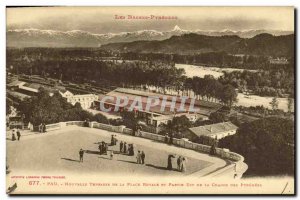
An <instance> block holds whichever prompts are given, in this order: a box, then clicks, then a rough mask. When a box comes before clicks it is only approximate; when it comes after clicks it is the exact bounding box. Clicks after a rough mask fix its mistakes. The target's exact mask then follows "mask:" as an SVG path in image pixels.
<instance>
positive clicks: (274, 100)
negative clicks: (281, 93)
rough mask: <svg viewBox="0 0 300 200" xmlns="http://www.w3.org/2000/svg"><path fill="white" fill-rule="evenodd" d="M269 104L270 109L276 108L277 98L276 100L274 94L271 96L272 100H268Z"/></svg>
mask: <svg viewBox="0 0 300 200" xmlns="http://www.w3.org/2000/svg"><path fill="white" fill-rule="evenodd" d="M270 105H271V107H272V110H277V109H278V100H277V97H276V96H274V97H273V98H272V101H271V102H270Z"/></svg>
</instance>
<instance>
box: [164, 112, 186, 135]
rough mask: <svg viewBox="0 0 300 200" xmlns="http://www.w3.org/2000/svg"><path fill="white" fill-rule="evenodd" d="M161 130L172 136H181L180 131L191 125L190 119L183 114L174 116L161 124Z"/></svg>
mask: <svg viewBox="0 0 300 200" xmlns="http://www.w3.org/2000/svg"><path fill="white" fill-rule="evenodd" d="M161 126H162V129H163V130H162V132H167V133H172V134H174V135H173V136H174V137H177V138H181V137H182V135H181V134H182V133H183V132H184V131H185V130H187V129H188V128H190V127H192V123H191V121H190V120H189V119H188V118H187V117H186V116H184V115H182V116H178V117H176V116H175V117H174V118H173V119H172V120H171V121H168V123H167V124H162V125H161Z"/></svg>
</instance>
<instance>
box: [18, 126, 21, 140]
mask: <svg viewBox="0 0 300 200" xmlns="http://www.w3.org/2000/svg"><path fill="white" fill-rule="evenodd" d="M17 137H18V141H19V140H20V138H21V132H20V130H19V129H17Z"/></svg>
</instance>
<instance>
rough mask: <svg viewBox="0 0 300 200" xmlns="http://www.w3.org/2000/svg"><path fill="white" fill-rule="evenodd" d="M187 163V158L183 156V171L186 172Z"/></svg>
mask: <svg viewBox="0 0 300 200" xmlns="http://www.w3.org/2000/svg"><path fill="white" fill-rule="evenodd" d="M186 163H187V159H186V158H185V157H182V162H181V172H186Z"/></svg>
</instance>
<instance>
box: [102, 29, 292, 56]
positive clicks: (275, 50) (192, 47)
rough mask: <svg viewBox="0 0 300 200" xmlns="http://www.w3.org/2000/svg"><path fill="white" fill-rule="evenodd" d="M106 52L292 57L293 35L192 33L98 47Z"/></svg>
mask: <svg viewBox="0 0 300 200" xmlns="http://www.w3.org/2000/svg"><path fill="white" fill-rule="evenodd" d="M101 48H102V49H106V50H115V51H131V52H141V53H151V52H152V53H179V54H188V53H201V52H213V51H225V52H227V53H232V54H252V55H270V56H291V55H293V54H294V34H291V35H284V36H273V35H271V34H266V33H263V34H259V35H256V36H254V37H252V38H241V37H239V36H206V35H198V34H195V33H190V34H185V35H181V36H172V37H171V38H169V39H166V40H162V41H134V42H129V43H112V44H106V45H103V46H102V47H101Z"/></svg>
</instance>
